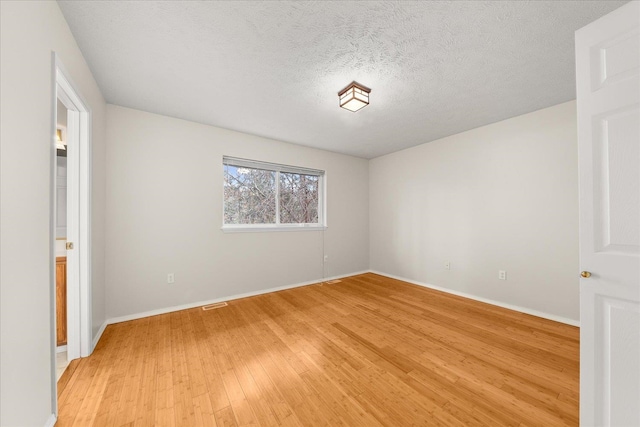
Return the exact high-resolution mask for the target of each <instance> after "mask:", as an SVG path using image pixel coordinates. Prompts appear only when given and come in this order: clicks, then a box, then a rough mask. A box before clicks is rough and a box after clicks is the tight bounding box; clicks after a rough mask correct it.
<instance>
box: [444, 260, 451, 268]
mask: <svg viewBox="0 0 640 427" xmlns="http://www.w3.org/2000/svg"><path fill="white" fill-rule="evenodd" d="M444 269H445V270H451V263H450V262H449V261H447V262H445V263H444Z"/></svg>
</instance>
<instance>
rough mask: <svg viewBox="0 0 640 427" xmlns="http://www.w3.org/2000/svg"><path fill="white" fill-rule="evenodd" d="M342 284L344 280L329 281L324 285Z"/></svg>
mask: <svg viewBox="0 0 640 427" xmlns="http://www.w3.org/2000/svg"><path fill="white" fill-rule="evenodd" d="M340 282H342V280H340V279H335V280H328V281H326V282H324V283H326V284H327V285H333V284H334V283H340Z"/></svg>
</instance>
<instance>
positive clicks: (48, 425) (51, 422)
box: [44, 414, 58, 427]
mask: <svg viewBox="0 0 640 427" xmlns="http://www.w3.org/2000/svg"><path fill="white" fill-rule="evenodd" d="M56 421H58V418H57V417H56V414H51V415H49V418H48V419H47V422H46V423H44V427H53V426H55V425H56Z"/></svg>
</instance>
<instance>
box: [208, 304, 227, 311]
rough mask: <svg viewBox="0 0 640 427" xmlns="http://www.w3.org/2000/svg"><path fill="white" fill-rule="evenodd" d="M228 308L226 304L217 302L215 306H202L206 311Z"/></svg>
mask: <svg viewBox="0 0 640 427" xmlns="http://www.w3.org/2000/svg"><path fill="white" fill-rule="evenodd" d="M226 306H227V303H226V302H217V303H215V304H209V305H203V306H202V310H204V311H207V310H215V309H216V308H222V307H226Z"/></svg>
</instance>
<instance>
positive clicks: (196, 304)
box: [95, 270, 369, 344]
mask: <svg viewBox="0 0 640 427" xmlns="http://www.w3.org/2000/svg"><path fill="white" fill-rule="evenodd" d="M368 272H369V271H368V270H365V271H358V272H355V273H349V274H343V275H340V276H332V277H325V278H324V279H318V280H311V281H308V282H302V283H296V284H293V285H285V286H278V287H276V288H269V289H261V290H259V291H254V292H246V293H243V294H236V295H230V296H227V297H222V298H215V299H210V300H206V301H197V302H193V303H189V304H182V305H175V306H173V307H165V308H159V309H157V310H150V311H145V312H143V313H135V314H128V315H126V316H119V317H112V318H110V319H107V321H106V322H105V325H103V326H106V325H111V324H114V323H120V322H128V321H129V320H136V319H142V318H144V317H150V316H157V315H159V314H166V313H172V312H174V311H180V310H187V309H189V308H195V307H201V306H203V305H209V304H215V303H217V302H223V301H231V300H235V299H241V298H247V297H253V296H256V295H263V294H268V293H271V292H277V291H284V290H287V289H293V288H299V287H302V286H309V285H313V284H316V283H322V282H326V281H329V280H335V279H342V278H344V277H350V276H357V275H358V274H364V273H368ZM101 330H104V328H102V329H101ZM99 335H102V333H100V334H99ZM98 338H99V336H98ZM97 342H98V341H97V340H96V341H95V343H96V344H97Z"/></svg>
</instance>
